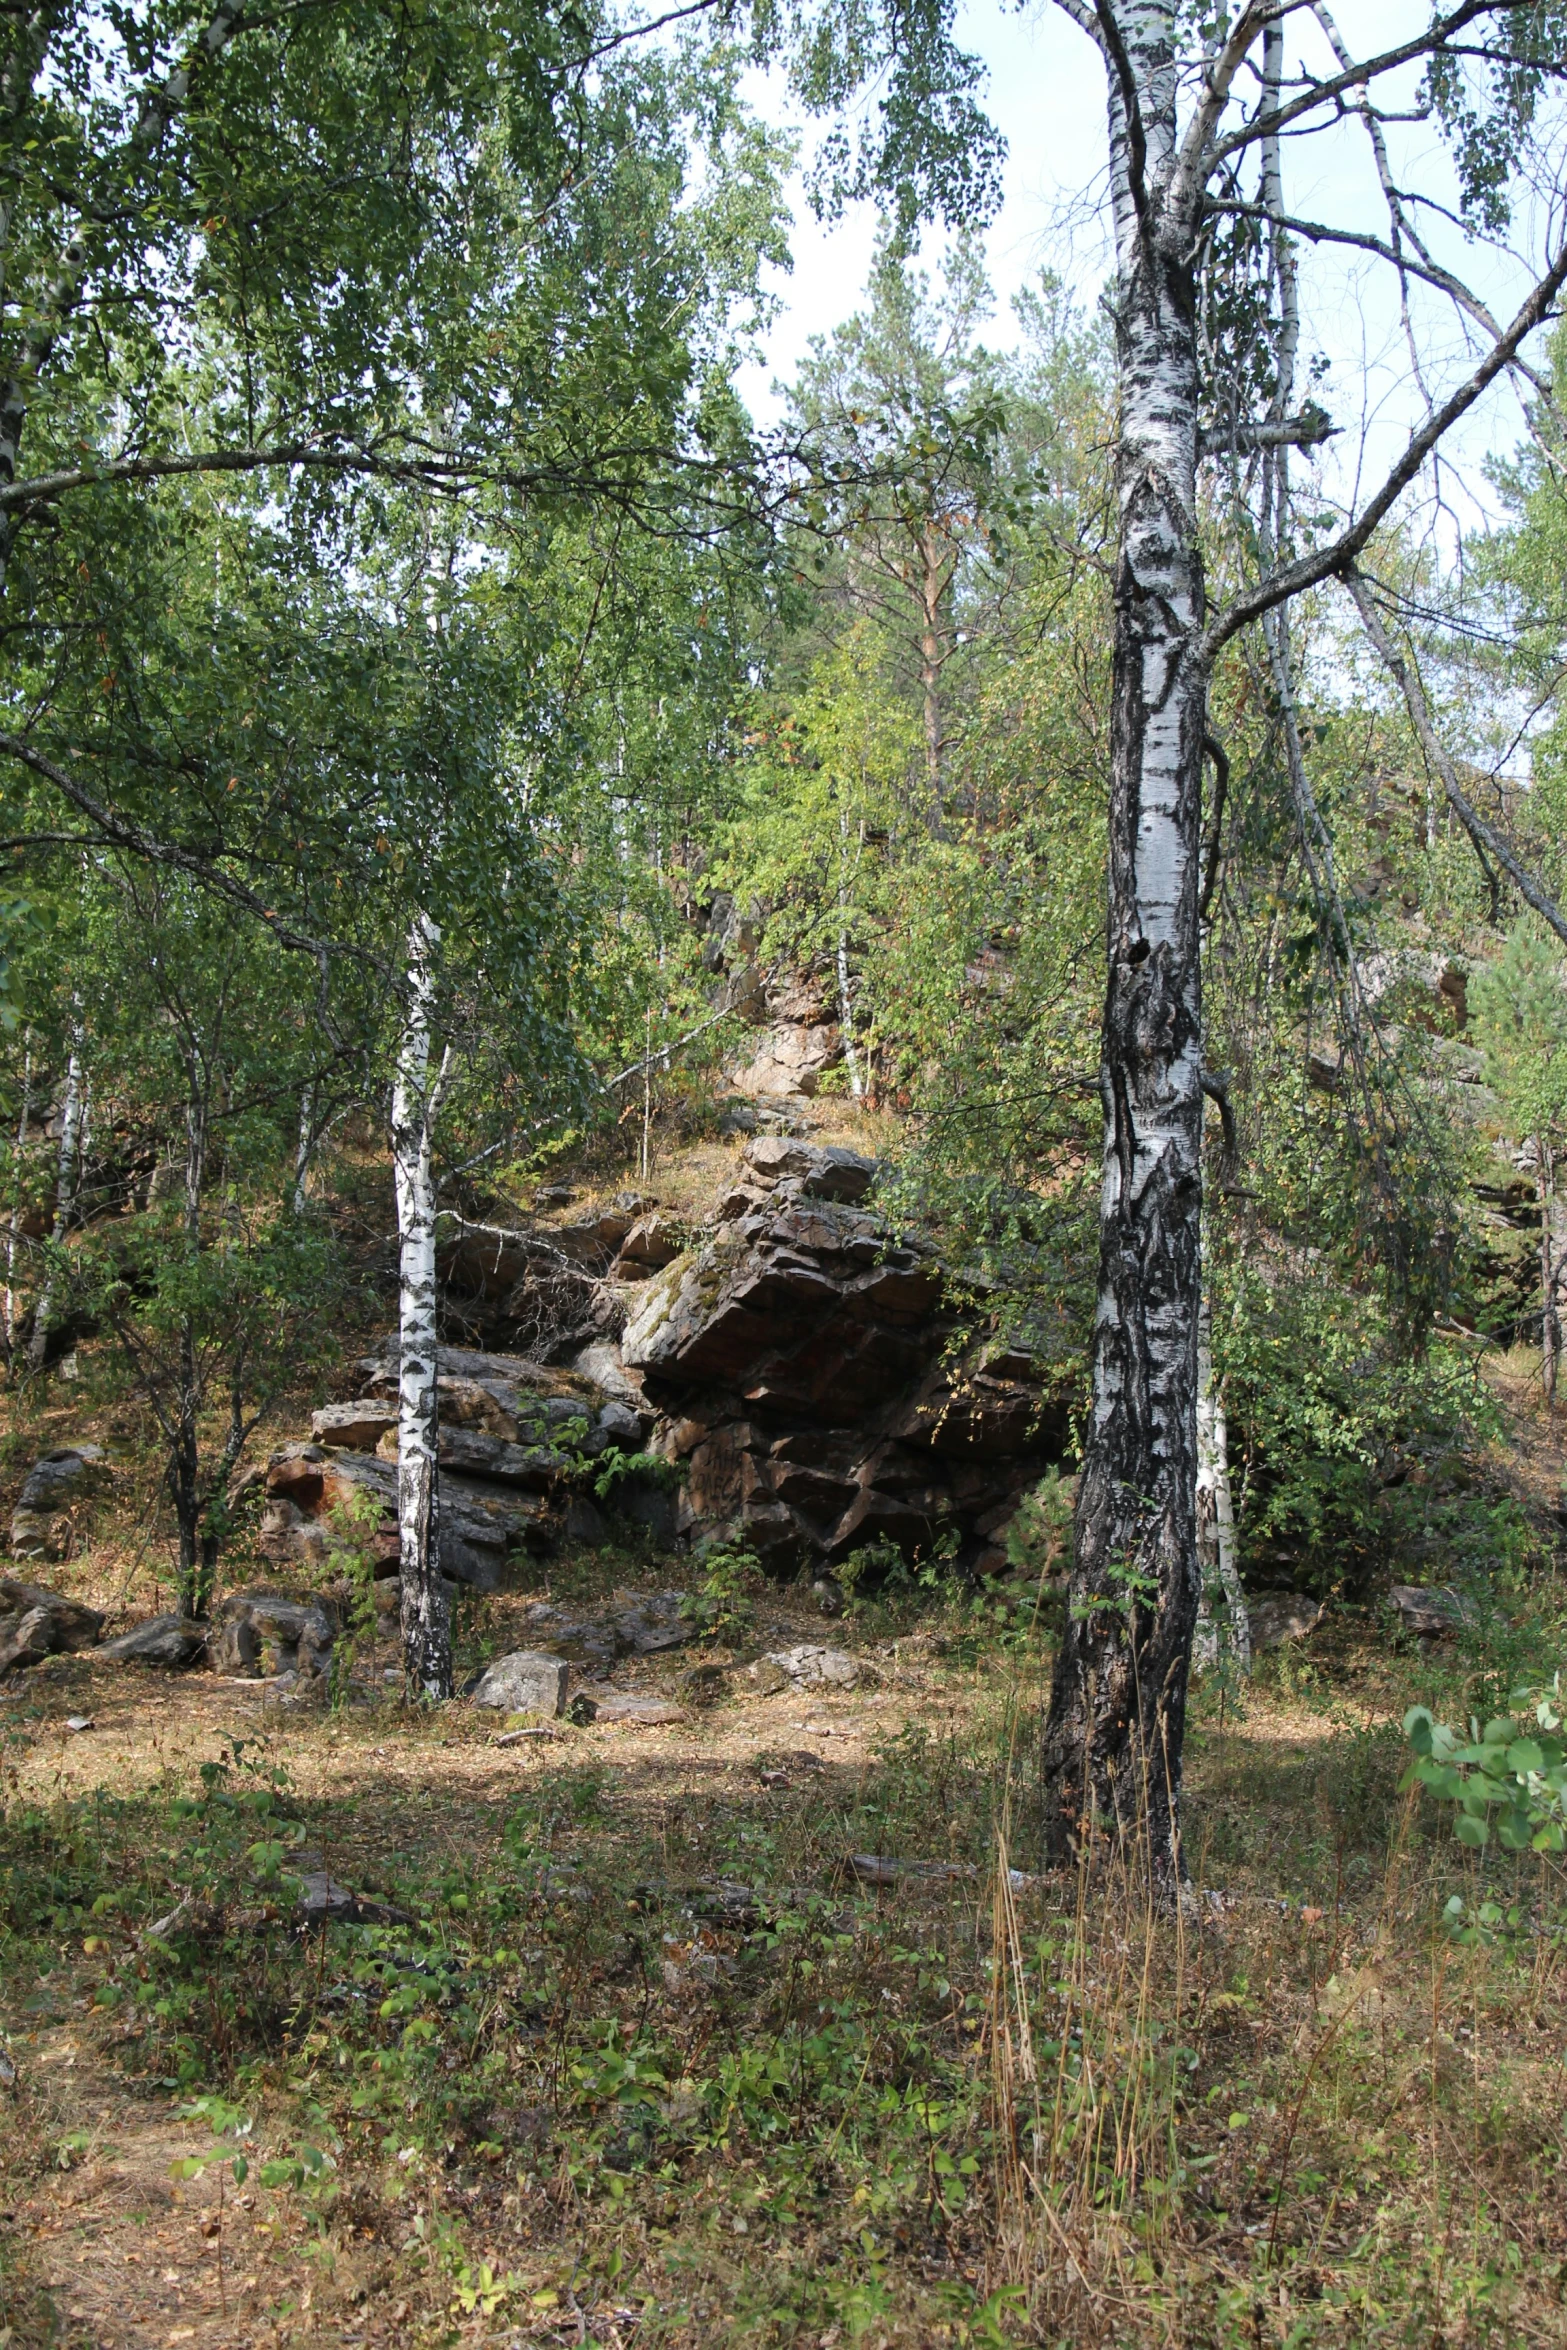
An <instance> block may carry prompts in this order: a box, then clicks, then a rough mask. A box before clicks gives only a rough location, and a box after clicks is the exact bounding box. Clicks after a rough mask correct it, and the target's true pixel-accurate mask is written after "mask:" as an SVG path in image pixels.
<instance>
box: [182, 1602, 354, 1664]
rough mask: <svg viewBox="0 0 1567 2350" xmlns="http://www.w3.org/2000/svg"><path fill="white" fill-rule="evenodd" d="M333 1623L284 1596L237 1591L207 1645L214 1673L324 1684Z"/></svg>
mask: <svg viewBox="0 0 1567 2350" xmlns="http://www.w3.org/2000/svg"><path fill="white" fill-rule="evenodd" d="M332 1637H333V1635H332V1623H331V1619H330V1618H329V1617H328V1615H327V1613H326V1611H325V1609H324V1608H321V1607H317V1606H316V1605H315V1604H314V1603H313V1602H308V1601H301V1600H297V1599H289V1598H287V1597H285V1595H284V1594H283V1593H282V1592H278V1591H231V1592H230V1593H229V1595H228V1597H227V1599H225V1600H224V1602H223V1605H222V1606H221V1608H220V1609H219V1610H218V1621H217V1624H216V1626H215V1627H214V1629H213V1631H212V1633H211V1636H210V1637H209V1639H208V1642H207V1657H208V1661H209V1663H210V1664H211V1666H212V1669H213V1671H214V1672H217V1673H226V1674H228V1675H230V1676H232V1677H240V1678H250V1677H251V1676H253V1675H256V1674H267V1675H276V1674H281V1673H294V1674H297V1675H298V1677H299V1678H300V1679H301V1680H303V1681H310V1680H316V1679H318V1678H319V1677H320V1676H321V1675H322V1674H323V1673H326V1672H328V1671H329V1670H330V1667H331V1662H332Z"/></svg>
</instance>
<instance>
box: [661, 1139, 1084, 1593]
mask: <svg viewBox="0 0 1567 2350" xmlns="http://www.w3.org/2000/svg"><path fill="white" fill-rule="evenodd" d="M743 1163H744V1177H743V1179H742V1181H741V1182H740V1183H738V1184H736V1185H735V1186H734V1187H733V1188H732V1189H731V1191H730V1192H729V1193H728V1194H727V1195H726V1197H725V1198H724V1199H722V1200H721V1201H720V1202H719V1203H718V1216H719V1218H720V1222H719V1225H718V1228H717V1229H716V1230H715V1231H714V1232H713V1233H712V1234H711V1236H710V1237H709V1238H707V1239H706V1240H704V1241H703V1242H702V1243H701V1245H700V1246H699V1247H697V1248H695V1249H693V1250H690V1251H688V1252H687V1253H686V1254H685V1255H683V1256H681V1257H679V1258H677V1259H676V1260H675V1261H674V1262H673V1263H672V1264H670V1265H669V1266H668V1267H666V1269H665V1270H664V1271H663V1272H662V1273H660V1274H657V1275H655V1276H654V1277H653V1278H652V1279H651V1280H650V1281H649V1282H648V1283H647V1284H646V1285H645V1287H644V1289H643V1291H642V1293H641V1294H640V1295H639V1296H638V1297H637V1299H636V1301H635V1303H634V1306H633V1308H632V1311H631V1314H630V1317H629V1319H628V1321H627V1324H626V1328H625V1332H624V1334H623V1337H622V1340H621V1357H622V1361H623V1363H624V1364H625V1367H626V1368H627V1370H628V1371H630V1372H632V1373H634V1374H638V1375H640V1379H641V1383H642V1391H643V1394H644V1395H645V1397H646V1398H647V1400H648V1401H649V1402H650V1403H652V1404H653V1405H655V1406H656V1407H658V1408H659V1409H660V1410H661V1411H662V1412H663V1413H664V1414H665V1415H666V1425H665V1427H664V1429H663V1430H662V1431H661V1433H660V1437H659V1439H658V1442H659V1444H660V1448H661V1449H662V1450H664V1451H665V1452H666V1454H668V1455H669V1456H671V1457H675V1458H678V1459H682V1460H684V1461H686V1462H687V1463H688V1478H687V1484H686V1489H685V1495H684V1508H685V1522H686V1524H687V1526H688V1527H694V1526H697V1525H701V1524H706V1525H724V1526H727V1527H729V1528H731V1529H733V1530H734V1531H735V1532H737V1533H739V1534H742V1535H743V1536H744V1538H745V1539H746V1540H747V1541H748V1542H750V1543H751V1545H752V1546H753V1547H754V1548H755V1549H756V1551H757V1552H758V1554H759V1556H760V1557H761V1558H762V1560H763V1561H764V1563H765V1564H766V1565H768V1566H769V1567H770V1568H772V1569H774V1570H779V1571H782V1570H786V1569H789V1568H794V1567H799V1566H802V1565H806V1564H808V1563H810V1562H812V1561H819V1560H821V1559H823V1558H826V1559H829V1560H833V1561H837V1560H841V1559H843V1558H845V1557H847V1556H848V1555H849V1554H850V1553H852V1552H854V1551H856V1550H860V1549H863V1548H865V1547H867V1546H869V1545H872V1544H885V1543H891V1544H894V1545H896V1547H897V1548H898V1549H899V1550H900V1551H902V1552H904V1553H905V1554H906V1555H916V1554H930V1553H932V1552H933V1551H934V1550H935V1549H936V1548H937V1547H938V1545H940V1546H942V1547H944V1548H955V1549H956V1550H958V1551H959V1552H960V1553H961V1555H962V1556H963V1557H964V1559H965V1560H966V1562H967V1563H969V1564H970V1565H986V1564H989V1563H990V1562H989V1561H987V1560H986V1559H985V1555H984V1554H985V1551H986V1547H987V1541H986V1538H987V1537H988V1536H989V1534H990V1533H992V1532H993V1531H994V1530H995V1528H996V1527H998V1526H999V1525H1001V1524H1003V1523H1004V1522H1005V1520H1006V1519H1007V1518H1008V1517H1009V1516H1010V1515H1011V1513H1012V1510H1013V1509H1014V1508H1015V1507H1016V1505H1017V1502H1018V1500H1019V1498H1020V1497H1021V1495H1022V1494H1023V1492H1024V1491H1025V1490H1026V1489H1027V1487H1028V1486H1029V1485H1030V1484H1032V1483H1033V1482H1034V1481H1035V1480H1036V1479H1037V1478H1038V1476H1039V1475H1040V1474H1041V1472H1042V1470H1043V1468H1044V1467H1045V1466H1046V1465H1047V1464H1048V1462H1049V1461H1050V1460H1051V1459H1052V1458H1055V1457H1058V1455H1059V1451H1060V1447H1061V1442H1062V1438H1063V1436H1064V1427H1063V1425H1062V1416H1061V1414H1060V1412H1059V1410H1058V1409H1052V1408H1051V1407H1050V1406H1049V1405H1048V1404H1047V1402H1046V1401H1045V1399H1044V1398H1043V1397H1042V1395H1041V1392H1040V1389H1039V1386H1038V1383H1037V1381H1036V1379H1035V1378H1034V1377H1033V1375H1032V1365H1031V1364H1030V1362H1029V1360H1028V1359H1027V1358H1026V1357H1024V1356H1021V1355H1019V1354H1017V1353H1011V1352H999V1351H998V1352H996V1353H994V1354H992V1355H991V1356H990V1357H988V1358H987V1357H985V1356H984V1355H981V1356H979V1357H978V1358H977V1359H971V1360H969V1361H967V1362H965V1363H963V1364H961V1365H954V1364H952V1363H951V1362H949V1361H948V1360H947V1359H946V1350H947V1346H948V1341H949V1339H950V1337H951V1333H952V1328H953V1324H952V1321H951V1319H950V1317H949V1316H948V1314H947V1313H946V1312H945V1311H944V1279H943V1274H942V1269H941V1266H940V1264H939V1262H938V1261H937V1259H936V1257H935V1256H934V1254H933V1253H932V1252H931V1250H930V1249H929V1248H928V1247H927V1246H926V1245H925V1244H924V1243H923V1242H922V1241H920V1240H918V1239H916V1238H914V1237H912V1236H910V1235H907V1234H896V1233H893V1232H891V1231H889V1229H888V1228H887V1226H886V1225H885V1224H884V1223H883V1222H882V1221H881V1220H880V1219H879V1218H878V1217H877V1216H876V1215H874V1214H873V1213H872V1212H870V1211H869V1210H868V1209H867V1208H866V1207H864V1206H863V1205H860V1204H856V1203H860V1202H863V1201H864V1200H865V1198H866V1196H867V1194H868V1192H869V1191H870V1189H871V1186H872V1183H873V1180H874V1175H875V1168H874V1165H873V1163H872V1162H871V1161H869V1160H866V1159H862V1158H860V1157H859V1156H858V1155H857V1154H855V1153H853V1152H849V1151H828V1150H817V1149H814V1148H813V1147H812V1146H811V1145H809V1144H807V1143H802V1142H799V1141H796V1140H789V1139H785V1138H779V1137H769V1136H762V1137H758V1138H757V1140H756V1141H754V1142H752V1143H751V1144H750V1145H748V1147H747V1149H746V1152H745V1156H744V1162H743Z"/></svg>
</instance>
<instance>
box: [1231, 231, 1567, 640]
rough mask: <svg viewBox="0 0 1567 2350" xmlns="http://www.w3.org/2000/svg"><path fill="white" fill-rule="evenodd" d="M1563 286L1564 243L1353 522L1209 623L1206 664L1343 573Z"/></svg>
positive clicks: (1414, 435) (1565, 271)
mask: <svg viewBox="0 0 1567 2350" xmlns="http://www.w3.org/2000/svg"><path fill="white" fill-rule="evenodd" d="M1564 282H1567V242H1564V243H1563V245H1562V248H1561V250H1560V252H1559V253H1558V254H1557V256H1556V259H1555V260H1554V261H1553V262H1552V264H1551V266H1550V268H1549V269H1548V270H1547V271H1546V273H1545V275H1544V277H1542V278H1541V280H1540V282H1539V284H1538V285H1537V286H1536V287H1535V289H1534V291H1533V293H1532V294H1531V295H1530V296H1529V299H1528V300H1527V302H1525V304H1524V305H1523V308H1522V309H1521V310H1520V311H1519V313H1518V315H1517V317H1516V318H1515V319H1514V320H1513V322H1512V324H1511V326H1510V327H1509V328H1508V329H1507V332H1506V333H1505V334H1504V335H1502V336H1500V337H1499V338H1498V340H1497V341H1496V342H1495V343H1494V344H1493V345H1492V347H1491V349H1490V350H1489V351H1488V352H1487V353H1486V355H1485V357H1484V359H1482V360H1481V362H1480V365H1479V366H1478V367H1477V368H1476V369H1475V371H1474V373H1473V375H1471V376H1470V377H1468V378H1467V380H1466V381H1465V382H1464V383H1462V384H1460V385H1459V387H1458V389H1457V391H1456V392H1454V393H1453V394H1452V395H1451V396H1450V398H1448V399H1447V400H1445V401H1444V402H1443V404H1442V406H1441V407H1440V408H1437V409H1435V410H1433V412H1432V413H1431V415H1430V416H1428V417H1427V418H1426V421H1425V423H1424V424H1423V425H1421V427H1420V429H1419V431H1418V432H1414V433H1411V434H1410V436H1409V445H1408V447H1407V448H1406V449H1405V451H1404V454H1403V455H1402V457H1400V459H1399V461H1398V463H1397V464H1396V465H1395V466H1394V467H1393V469H1392V471H1391V472H1390V473H1389V474H1388V476H1387V478H1386V480H1385V481H1384V482H1383V484H1382V487H1381V488H1380V489H1379V490H1378V491H1377V493H1376V495H1375V497H1374V498H1372V499H1371V501H1370V502H1369V504H1368V505H1367V506H1366V507H1365V508H1364V509H1363V510H1362V512H1361V513H1360V515H1359V517H1358V518H1357V520H1355V521H1354V522H1352V523H1351V524H1350V526H1349V528H1348V529H1347V530H1345V531H1342V532H1340V534H1339V536H1338V537H1337V538H1336V539H1333V540H1331V541H1330V542H1329V544H1328V545H1326V546H1324V547H1319V548H1317V549H1316V550H1315V551H1314V552H1313V553H1312V554H1310V555H1303V556H1301V558H1300V559H1299V561H1298V562H1295V563H1288V564H1286V565H1285V566H1284V568H1283V570H1282V571H1277V572H1275V573H1274V574H1273V576H1272V577H1271V578H1268V579H1261V580H1259V581H1258V582H1257V585H1256V586H1255V587H1254V588H1249V589H1248V590H1247V591H1246V593H1245V594H1244V595H1241V596H1237V597H1236V598H1235V601H1234V602H1233V603H1232V604H1230V605H1228V606H1227V607H1226V609H1225V610H1224V611H1223V612H1221V613H1220V614H1219V616H1218V618H1217V619H1216V620H1214V621H1212V622H1211V623H1210V624H1209V626H1208V628H1207V630H1206V631H1205V633H1204V635H1203V640H1202V657H1203V659H1204V660H1205V661H1208V662H1211V661H1213V660H1214V659H1215V657H1216V656H1217V655H1218V654H1219V652H1220V651H1221V650H1222V649H1223V647H1224V646H1225V645H1227V644H1228V643H1229V641H1230V639H1231V637H1232V636H1234V635H1235V633H1236V631H1237V630H1238V629H1242V628H1245V627H1246V626H1247V625H1248V624H1249V623H1250V622H1251V621H1253V620H1259V619H1261V617H1262V615H1263V614H1264V613H1265V612H1271V611H1273V610H1274V608H1275V607H1276V606H1277V605H1279V604H1283V603H1287V602H1288V600H1289V598H1290V597H1291V596H1298V595H1300V594H1301V593H1302V592H1303V591H1304V590H1305V589H1306V588H1310V587H1316V586H1317V585H1318V584H1319V583H1320V582H1321V581H1322V580H1324V579H1331V578H1332V577H1333V576H1334V574H1335V573H1341V572H1343V571H1344V569H1345V567H1346V566H1347V565H1350V564H1353V562H1354V561H1355V558H1356V556H1357V555H1359V553H1360V552H1361V549H1362V548H1363V547H1364V546H1366V544H1367V543H1368V541H1369V540H1370V538H1371V537H1372V534H1373V533H1374V532H1375V531H1376V530H1377V529H1378V528H1379V527H1380V525H1381V524H1382V523H1383V522H1385V521H1386V519H1387V517H1388V515H1389V514H1390V513H1391V512H1392V510H1393V508H1394V506H1396V505H1397V503H1398V501H1399V499H1400V498H1401V497H1402V496H1403V494H1404V492H1405V490H1406V489H1408V487H1409V485H1410V483H1411V482H1412V481H1413V480H1414V479H1415V477H1416V475H1417V474H1418V473H1419V471H1420V468H1421V467H1422V465H1424V463H1425V461H1426V459H1427V458H1428V457H1429V456H1430V454H1431V452H1432V450H1433V449H1434V448H1435V447H1436V446H1437V443H1438V442H1439V441H1440V440H1441V438H1442V436H1443V434H1444V433H1446V432H1447V431H1448V430H1449V429H1450V428H1451V427H1452V426H1453V425H1454V424H1456V423H1457V421H1458V419H1459V417H1460V416H1463V415H1466V414H1467V413H1468V411H1469V410H1470V409H1471V408H1472V407H1473V406H1474V404H1475V402H1476V400H1478V399H1479V397H1480V395H1481V393H1482V392H1484V391H1485V390H1486V389H1487V387H1488V386H1489V385H1491V384H1492V383H1494V382H1495V380H1496V378H1497V377H1498V376H1499V375H1500V374H1501V373H1502V371H1503V370H1504V368H1506V367H1508V366H1510V365H1511V363H1512V360H1513V357H1514V355H1515V353H1516V352H1517V349H1518V346H1519V344H1520V343H1522V342H1523V340H1524V339H1525V337H1526V336H1528V335H1530V334H1532V333H1533V332H1534V330H1535V328H1536V327H1537V326H1539V325H1541V324H1542V323H1543V322H1544V320H1545V319H1546V317H1547V316H1548V315H1549V313H1550V308H1551V304H1552V303H1553V302H1554V301H1555V299H1556V296H1557V295H1558V294H1559V293H1560V291H1561V289H1562V286H1563V283H1564Z"/></svg>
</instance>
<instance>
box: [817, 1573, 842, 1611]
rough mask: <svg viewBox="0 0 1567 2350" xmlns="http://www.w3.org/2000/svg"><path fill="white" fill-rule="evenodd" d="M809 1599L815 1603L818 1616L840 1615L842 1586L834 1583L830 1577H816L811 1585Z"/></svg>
mask: <svg viewBox="0 0 1567 2350" xmlns="http://www.w3.org/2000/svg"><path fill="white" fill-rule="evenodd" d="M811 1597H812V1598H813V1599H814V1600H815V1602H816V1612H817V1614H818V1615H821V1616H841V1615H842V1613H843V1586H842V1585H841V1584H840V1583H835V1582H834V1581H833V1579H832V1577H831V1576H830V1575H818V1576H817V1578H816V1581H815V1582H814V1583H813V1584H812V1585H811Z"/></svg>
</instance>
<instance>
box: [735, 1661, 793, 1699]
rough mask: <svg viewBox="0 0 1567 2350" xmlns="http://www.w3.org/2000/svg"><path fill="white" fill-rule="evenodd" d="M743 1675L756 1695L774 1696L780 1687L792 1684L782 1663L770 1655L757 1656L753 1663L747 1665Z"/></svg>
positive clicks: (787, 1686) (785, 1687) (788, 1686)
mask: <svg viewBox="0 0 1567 2350" xmlns="http://www.w3.org/2000/svg"><path fill="white" fill-rule="evenodd" d="M745 1677H746V1680H747V1681H748V1682H749V1684H750V1686H751V1688H752V1690H753V1691H754V1692H755V1694H756V1695H757V1696H758V1697H776V1696H777V1694H778V1692H779V1690H780V1689H788V1688H791V1687H792V1686H793V1684H792V1682H791V1681H790V1679H789V1676H788V1674H787V1673H786V1672H785V1671H784V1669H783V1667H782V1665H780V1664H777V1663H775V1661H774V1660H773V1658H772V1657H770V1656H759V1657H758V1658H757V1660H756V1662H755V1664H754V1665H747V1666H746V1669H745Z"/></svg>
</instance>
